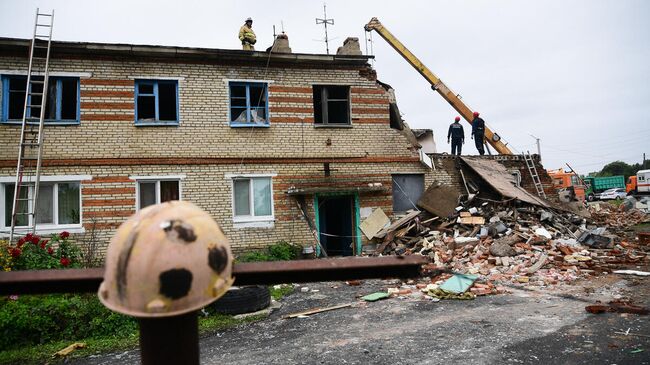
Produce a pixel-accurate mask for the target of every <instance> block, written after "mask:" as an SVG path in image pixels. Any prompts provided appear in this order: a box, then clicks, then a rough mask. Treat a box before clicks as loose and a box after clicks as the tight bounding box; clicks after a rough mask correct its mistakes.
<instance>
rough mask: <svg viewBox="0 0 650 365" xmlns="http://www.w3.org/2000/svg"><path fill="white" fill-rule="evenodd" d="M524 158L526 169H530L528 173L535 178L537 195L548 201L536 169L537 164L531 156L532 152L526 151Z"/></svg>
mask: <svg viewBox="0 0 650 365" xmlns="http://www.w3.org/2000/svg"><path fill="white" fill-rule="evenodd" d="M523 156H524V160H525V161H526V167H528V172H530V177H532V178H533V184H535V190H537V195H539V196H540V197H542V198H544V199H546V193H545V192H544V187H543V186H542V182H541V180H540V179H539V175H537V168H535V162H534V161H533V157H532V156H531V155H530V151H526V153H524V154H523Z"/></svg>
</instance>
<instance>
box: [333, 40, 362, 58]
mask: <svg viewBox="0 0 650 365" xmlns="http://www.w3.org/2000/svg"><path fill="white" fill-rule="evenodd" d="M336 54H337V55H348V56H361V55H362V53H361V47H360V46H359V38H357V37H348V38H347V39H346V40H345V41H344V42H343V46H342V47H339V49H337V50H336Z"/></svg>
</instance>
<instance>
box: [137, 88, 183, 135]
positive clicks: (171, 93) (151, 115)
mask: <svg viewBox="0 0 650 365" xmlns="http://www.w3.org/2000/svg"><path fill="white" fill-rule="evenodd" d="M178 122H179V118H178V81H176V80H136V81H135V124H136V125H178Z"/></svg>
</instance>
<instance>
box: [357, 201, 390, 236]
mask: <svg viewBox="0 0 650 365" xmlns="http://www.w3.org/2000/svg"><path fill="white" fill-rule="evenodd" d="M389 224H390V219H388V216H386V213H384V211H383V210H381V208H377V209H375V210H374V211H373V212H372V213H371V214H370V216H368V218H366V220H364V221H363V222H361V224H359V228H360V229H361V232H363V234H365V235H366V237H368V239H372V238H373V237H375V235H376V234H377V232H379V231H380V230H381V229H382V228H384V227H386V226H387V225H389Z"/></svg>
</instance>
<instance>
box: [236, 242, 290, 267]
mask: <svg viewBox="0 0 650 365" xmlns="http://www.w3.org/2000/svg"><path fill="white" fill-rule="evenodd" d="M301 253H302V247H300V246H298V245H294V244H291V243H289V242H286V241H278V242H277V243H275V244H273V245H271V246H269V247H267V248H266V250H264V251H252V252H246V253H244V254H242V255H241V256H239V258H238V259H237V261H239V262H256V261H289V260H295V259H297V258H299V257H300V254H301Z"/></svg>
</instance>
